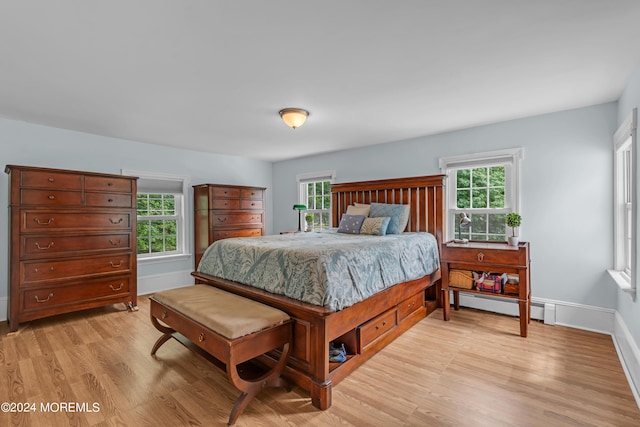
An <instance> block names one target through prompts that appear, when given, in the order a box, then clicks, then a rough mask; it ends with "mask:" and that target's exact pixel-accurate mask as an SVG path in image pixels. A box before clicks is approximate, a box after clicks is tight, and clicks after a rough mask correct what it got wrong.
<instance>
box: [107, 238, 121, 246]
mask: <svg viewBox="0 0 640 427" xmlns="http://www.w3.org/2000/svg"><path fill="white" fill-rule="evenodd" d="M120 242H121V240H120V239H118V240H117V241H115V242H114V241H113V240H111V239H109V243H111V244H112V245H113V246H118V245H119V244H120Z"/></svg>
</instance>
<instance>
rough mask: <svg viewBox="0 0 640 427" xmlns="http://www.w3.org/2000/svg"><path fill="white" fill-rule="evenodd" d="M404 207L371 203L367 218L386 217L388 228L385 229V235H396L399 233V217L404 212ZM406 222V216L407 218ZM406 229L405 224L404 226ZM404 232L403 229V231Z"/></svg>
mask: <svg viewBox="0 0 640 427" xmlns="http://www.w3.org/2000/svg"><path fill="white" fill-rule="evenodd" d="M404 207H405V205H396V204H391V203H371V211H370V212H369V218H378V217H385V216H388V217H389V218H390V219H389V226H388V227H387V233H386V234H398V233H400V232H401V231H400V230H399V228H400V217H401V216H402V213H403V212H404ZM407 220H408V216H407ZM405 227H406V224H405ZM403 230H404V229H403Z"/></svg>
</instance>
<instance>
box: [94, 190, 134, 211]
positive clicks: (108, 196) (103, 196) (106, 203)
mask: <svg viewBox="0 0 640 427" xmlns="http://www.w3.org/2000/svg"><path fill="white" fill-rule="evenodd" d="M85 205H86V206H87V207H91V208H95V207H98V208H107V207H108V208H130V207H131V206H133V197H132V195H131V194H119V193H85Z"/></svg>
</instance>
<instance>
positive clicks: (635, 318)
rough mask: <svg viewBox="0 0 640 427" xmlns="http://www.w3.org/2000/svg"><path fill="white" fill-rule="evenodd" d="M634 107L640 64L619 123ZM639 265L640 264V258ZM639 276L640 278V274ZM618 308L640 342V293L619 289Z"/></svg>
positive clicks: (621, 104)
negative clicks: (629, 292) (633, 296)
mask: <svg viewBox="0 0 640 427" xmlns="http://www.w3.org/2000/svg"><path fill="white" fill-rule="evenodd" d="M634 108H638V109H640V65H639V66H638V67H636V69H635V71H634V72H633V74H632V75H631V78H630V79H629V82H628V84H627V87H626V88H625V90H624V92H623V93H622V96H621V97H620V100H619V101H618V121H617V123H618V125H620V124H621V123H622V121H623V120H624V119H625V118H627V116H628V115H629V113H630V112H631V110H633V109H634ZM639 151H640V150H639ZM636 158H637V159H638V160H639V161H640V152H638V153H636ZM638 164H640V163H638ZM637 184H638V188H636V197H640V183H637ZM638 200H640V199H638ZM638 215H640V212H638ZM638 224H640V221H638ZM637 254H638V256H639V257H640V250H638V251H637ZM637 265H638V266H640V258H639V260H638V262H637ZM638 277H639V278H640V276H638ZM638 290H639V291H640V286H639V288H638ZM617 309H618V312H619V313H620V316H621V317H622V319H623V320H624V323H625V324H626V325H627V327H628V328H629V332H630V334H631V335H632V336H633V338H634V340H635V342H636V343H639V344H640V293H639V294H638V295H637V296H636V299H635V301H633V300H632V299H631V298H630V297H629V295H627V294H626V293H624V292H622V291H618V293H617ZM639 387H640V384H639Z"/></svg>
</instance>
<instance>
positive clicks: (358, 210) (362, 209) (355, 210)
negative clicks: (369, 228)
mask: <svg viewBox="0 0 640 427" xmlns="http://www.w3.org/2000/svg"><path fill="white" fill-rule="evenodd" d="M347 214H349V215H364V216H369V205H358V204H356V205H349V206H347Z"/></svg>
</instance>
